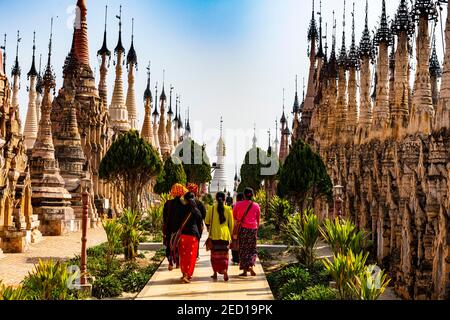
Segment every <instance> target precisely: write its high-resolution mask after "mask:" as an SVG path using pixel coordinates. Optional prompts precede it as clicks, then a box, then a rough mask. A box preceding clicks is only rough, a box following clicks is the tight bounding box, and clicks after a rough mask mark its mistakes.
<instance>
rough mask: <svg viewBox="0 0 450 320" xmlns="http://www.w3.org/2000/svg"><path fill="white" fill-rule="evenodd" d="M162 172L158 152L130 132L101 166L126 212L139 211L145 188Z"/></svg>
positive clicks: (134, 133) (112, 149)
mask: <svg viewBox="0 0 450 320" xmlns="http://www.w3.org/2000/svg"><path fill="white" fill-rule="evenodd" d="M161 170H162V163H161V160H160V158H159V154H158V152H157V151H156V150H155V149H154V148H153V147H152V146H151V145H150V144H149V143H147V142H146V141H145V140H144V139H142V138H141V137H140V136H139V133H138V132H137V131H130V132H127V133H124V134H121V135H119V136H118V137H117V139H116V140H115V141H114V143H113V144H112V145H111V147H110V148H109V150H108V152H107V153H106V155H105V157H104V158H103V160H102V161H101V163H100V170H99V175H100V178H101V179H104V180H106V181H108V182H110V183H111V184H113V185H114V186H115V187H117V188H118V190H120V192H121V193H122V194H123V196H124V198H125V206H126V207H127V208H129V209H131V210H134V211H137V210H139V197H140V196H141V193H142V191H143V189H144V187H145V185H147V184H148V183H149V182H150V180H152V179H154V178H155V177H157V176H158V174H159V173H160V172H161Z"/></svg>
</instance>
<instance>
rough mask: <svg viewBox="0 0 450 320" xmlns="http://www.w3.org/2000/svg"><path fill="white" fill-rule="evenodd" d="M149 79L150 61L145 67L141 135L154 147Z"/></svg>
mask: <svg viewBox="0 0 450 320" xmlns="http://www.w3.org/2000/svg"><path fill="white" fill-rule="evenodd" d="M150 80H151V62H149V63H148V67H147V88H146V89H145V92H144V102H145V116H144V124H143V125H142V131H141V136H142V138H143V139H144V140H146V141H147V142H148V143H150V144H151V145H152V146H153V147H155V148H156V144H155V140H154V138H153V128H152V92H151V90H150Z"/></svg>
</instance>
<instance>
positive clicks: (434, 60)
mask: <svg viewBox="0 0 450 320" xmlns="http://www.w3.org/2000/svg"><path fill="white" fill-rule="evenodd" d="M436 24H437V22H436V23H435V24H434V32H433V44H432V49H431V56H430V75H431V76H432V77H435V78H440V77H441V76H442V68H441V64H440V63H439V58H438V56H437V52H436Z"/></svg>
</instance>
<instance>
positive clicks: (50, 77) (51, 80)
mask: <svg viewBox="0 0 450 320" xmlns="http://www.w3.org/2000/svg"><path fill="white" fill-rule="evenodd" d="M52 41H53V17H52V19H51V24H50V41H49V44H48V61H47V67H46V69H45V73H44V77H43V85H44V86H45V87H48V88H50V89H53V88H55V87H56V82H55V76H54V74H53V70H52V64H51V57H52Z"/></svg>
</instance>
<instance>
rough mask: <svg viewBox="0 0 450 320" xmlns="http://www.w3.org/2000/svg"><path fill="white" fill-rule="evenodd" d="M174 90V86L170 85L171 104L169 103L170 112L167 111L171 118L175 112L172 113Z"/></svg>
mask: <svg viewBox="0 0 450 320" xmlns="http://www.w3.org/2000/svg"><path fill="white" fill-rule="evenodd" d="M173 89H175V88H174V87H173V86H172V85H170V103H169V111H167V114H168V115H169V116H171V117H172V116H173V111H172V93H173Z"/></svg>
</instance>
